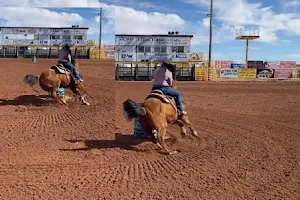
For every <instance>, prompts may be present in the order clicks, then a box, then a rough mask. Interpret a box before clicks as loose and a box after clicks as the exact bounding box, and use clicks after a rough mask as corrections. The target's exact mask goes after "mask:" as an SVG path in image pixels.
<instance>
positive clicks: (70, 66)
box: [61, 62, 81, 80]
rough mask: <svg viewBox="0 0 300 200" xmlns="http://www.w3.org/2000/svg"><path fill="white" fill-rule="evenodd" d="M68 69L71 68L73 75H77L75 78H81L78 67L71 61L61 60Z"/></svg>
mask: <svg viewBox="0 0 300 200" xmlns="http://www.w3.org/2000/svg"><path fill="white" fill-rule="evenodd" d="M61 63H62V64H63V65H64V66H65V67H66V68H67V69H69V70H71V72H72V74H73V76H74V77H75V79H77V80H79V79H81V78H80V76H79V74H78V72H77V69H76V67H75V66H74V65H73V64H72V63H70V62H61Z"/></svg>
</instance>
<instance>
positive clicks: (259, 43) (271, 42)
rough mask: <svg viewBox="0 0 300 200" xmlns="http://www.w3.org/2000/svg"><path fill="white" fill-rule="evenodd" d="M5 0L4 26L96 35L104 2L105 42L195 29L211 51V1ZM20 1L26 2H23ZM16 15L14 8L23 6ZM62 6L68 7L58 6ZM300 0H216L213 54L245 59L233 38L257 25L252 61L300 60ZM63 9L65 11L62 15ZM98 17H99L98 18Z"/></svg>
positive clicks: (0, 21)
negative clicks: (73, 28) (76, 28)
mask: <svg viewBox="0 0 300 200" xmlns="http://www.w3.org/2000/svg"><path fill="white" fill-rule="evenodd" d="M0 1H1V4H2V5H4V6H5V7H1V8H0V13H6V15H5V16H3V15H1V16H0V25H15V26H16V25H20V26H26V25H27V26H33V25H36V26H42V25H44V26H70V25H72V24H79V25H80V26H86V27H89V28H90V30H89V35H88V37H89V39H98V34H99V32H98V30H99V23H98V22H99V18H97V13H98V12H99V7H100V6H101V7H103V43H104V44H113V43H114V34H115V33H118V34H125V33H127V34H164V33H167V32H168V31H169V30H178V31H179V32H180V33H182V34H193V35H194V38H193V39H192V52H204V53H207V52H208V35H209V27H208V22H209V19H208V18H207V16H206V14H207V13H208V12H209V0H164V1H158V0H152V1H150V0H148V1H147V0H128V1H122V0H101V2H99V1H98V0H73V1H64V0H53V1H51V2H47V4H45V2H43V1H42V0H35V1H33V0H22V1H21V0H11V1H9V2H8V1H5V2H4V1H3V2H2V0H0ZM20 2H22V3H20ZM21 4H22V5H23V6H27V7H42V8H35V9H33V8H30V9H28V8H20V7H18V9H19V10H18V12H17V13H18V15H17V16H16V14H15V13H16V12H12V11H11V10H10V9H12V8H11V7H13V6H19V5H21ZM57 5H61V6H62V7H64V8H54V7H55V6H57ZM299 9H300V1H299V0H289V1H284V0H272V1H271V0H262V1H257V0H248V1H247V0H226V1H224V0H214V22H213V59H214V60H244V58H245V42H244V41H236V40H235V31H236V29H238V28H244V29H245V30H249V29H252V28H259V30H260V39H258V40H255V41H250V43H249V60H296V61H297V63H300V48H299V47H298V43H299V44H300V42H298V40H299V35H300V14H299V13H298V10H299ZM62 12H66V14H63V13H62ZM24 18H25V19H26V20H25V19H24ZM97 20H98V21H97Z"/></svg>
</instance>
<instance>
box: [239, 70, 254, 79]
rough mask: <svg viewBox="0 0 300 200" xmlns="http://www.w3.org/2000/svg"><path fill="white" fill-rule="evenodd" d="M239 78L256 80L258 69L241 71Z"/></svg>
mask: <svg viewBox="0 0 300 200" xmlns="http://www.w3.org/2000/svg"><path fill="white" fill-rule="evenodd" d="M238 77H239V78H240V79H255V78H256V69H239V74H238Z"/></svg>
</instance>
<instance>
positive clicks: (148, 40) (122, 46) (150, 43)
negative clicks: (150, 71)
mask: <svg viewBox="0 0 300 200" xmlns="http://www.w3.org/2000/svg"><path fill="white" fill-rule="evenodd" d="M192 37H193V35H179V34H178V32H176V34H174V32H172V33H170V32H169V34H167V35H127V34H125V35H121V34H116V35H115V60H116V62H122V61H126V62H128V61H132V62H139V61H149V62H151V61H152V62H155V61H158V62H160V61H173V62H174V61H175V62H176V61H188V60H189V58H190V48H191V39H192Z"/></svg>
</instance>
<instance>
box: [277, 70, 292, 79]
mask: <svg viewBox="0 0 300 200" xmlns="http://www.w3.org/2000/svg"><path fill="white" fill-rule="evenodd" d="M292 73H293V69H276V70H275V78H278V79H288V78H292Z"/></svg>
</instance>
